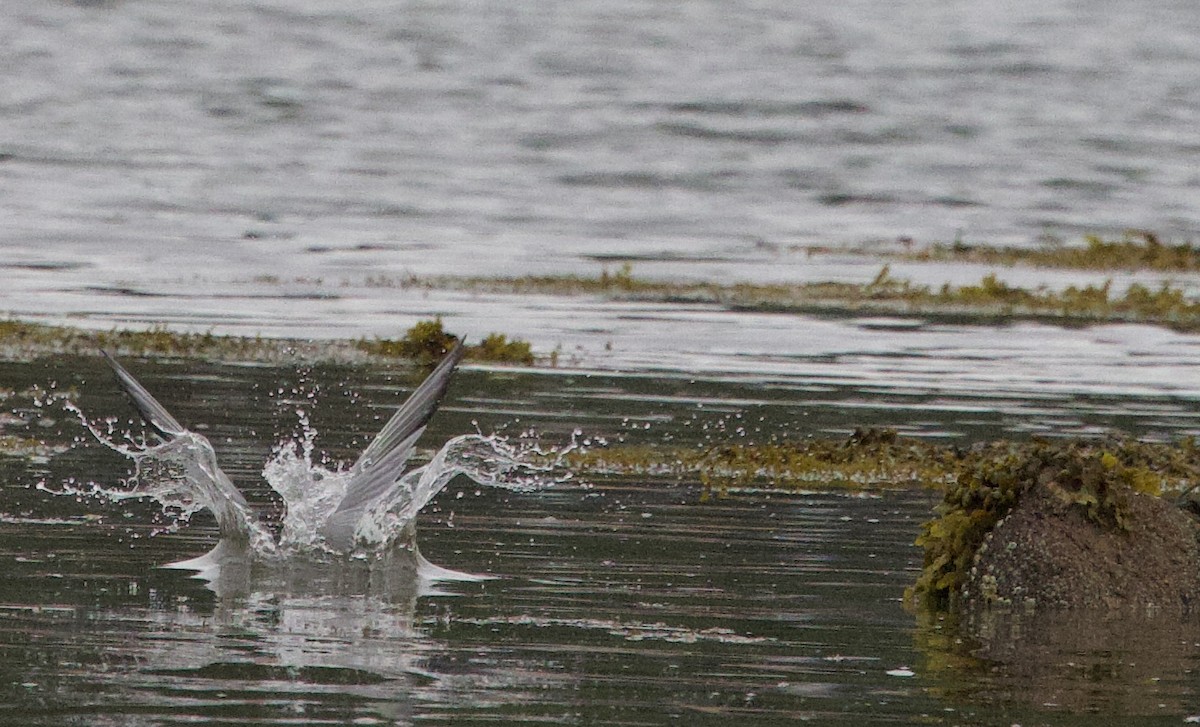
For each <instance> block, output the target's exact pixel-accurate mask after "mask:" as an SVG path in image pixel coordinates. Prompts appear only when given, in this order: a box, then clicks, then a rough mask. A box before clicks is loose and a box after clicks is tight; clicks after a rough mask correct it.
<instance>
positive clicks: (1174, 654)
mask: <svg viewBox="0 0 1200 727" xmlns="http://www.w3.org/2000/svg"><path fill="white" fill-rule="evenodd" d="M144 370H145V371H146V374H145V378H144V382H145V383H146V384H147V386H148V387H152V388H153V389H154V390H155V391H156V392H162V399H163V403H164V404H166V405H167V406H168V407H170V408H171V409H172V410H173V411H175V412H176V413H177V415H178V416H179V417H180V419H181V420H185V421H188V422H195V423H196V425H197V426H200V427H203V428H204V429H203V430H204V431H205V432H206V435H207V436H208V437H209V439H210V440H211V441H212V442H213V445H214V447H215V448H216V449H217V451H218V454H219V456H220V457H221V459H222V462H223V463H227V464H228V472H229V474H230V476H231V477H232V478H233V479H234V480H235V481H236V482H237V483H238V485H239V486H240V487H242V488H243V489H244V490H245V491H246V492H247V499H248V500H249V501H250V504H251V506H252V507H254V508H255V509H256V510H258V511H260V512H264V513H270V512H272V508H274V507H275V505H274V500H273V497H274V495H272V492H271V490H270V488H269V487H268V486H267V485H266V484H265V483H264V482H263V481H262V479H261V469H262V463H263V462H264V461H265V460H266V459H268V458H269V457H270V456H271V446H272V443H273V441H274V440H275V439H277V437H278V436H279V435H283V436H284V437H285V438H287V437H288V436H289V434H288V433H289V432H290V431H291V430H292V429H293V428H294V427H296V426H297V421H296V416H295V408H296V407H295V401H294V400H293V396H292V394H291V393H290V392H291V391H292V389H293V388H295V387H296V385H297V384H296V380H297V378H298V377H299V378H303V379H304V381H305V382H309V384H310V388H312V387H311V382H314V381H320V382H323V387H322V393H321V394H320V396H315V397H313V398H312V399H309V398H308V397H304V401H305V402H306V406H307V408H308V411H309V414H310V416H311V420H312V428H313V429H315V430H317V431H319V432H320V438H321V448H322V449H325V450H327V451H329V452H330V457H331V458H334V459H337V458H342V457H344V456H353V454H354V453H357V452H358V451H360V450H361V447H362V445H363V442H362V441H359V437H361V436H362V433H363V432H368V433H373V432H374V431H376V430H377V425H378V421H377V417H383V418H386V417H387V416H388V414H389V413H390V411H391V408H390V407H391V406H392V405H393V404H394V402H395V401H396V400H398V399H400V398H402V394H403V391H406V390H407V389H409V388H411V387H412V386H413V384H414V382H413V380H412V379H411V378H409V377H408V376H407V374H406V372H401V371H388V370H386V369H348V368H345V367H337V366H319V367H315V368H312V369H305V370H303V371H296V370H293V369H288V368H275V367H267V366H255V367H246V366H220V365H212V364H202V363H199V362H174V363H172V362H163V363H157V364H154V365H151V364H150V363H149V362H147V363H146V364H144ZM0 373H2V374H3V376H4V377H5V378H4V379H3V380H4V381H5V382H6V383H5V385H6V386H7V387H9V388H11V389H13V390H14V391H21V390H24V389H25V388H27V387H28V386H30V385H32V384H33V383H40V384H41V385H42V386H45V385H46V384H47V383H48V382H49V381H50V380H51V379H55V380H58V381H59V388H60V390H61V389H65V388H67V387H68V386H69V385H71V384H74V385H75V386H76V388H77V389H78V391H79V394H78V397H79V399H78V405H79V406H80V407H81V408H83V409H85V410H86V411H89V412H95V413H96V414H97V415H103V414H104V413H106V412H119V413H121V414H124V413H125V412H126V411H127V409H126V405H125V403H124V401H123V400H122V399H121V398H120V396H119V393H117V392H116V391H113V389H115V387H113V386H112V384H111V379H109V378H108V375H107V373H106V372H105V371H104V369H103V364H102V363H101V362H100V361H99V360H96V359H62V360H54V361H50V360H47V361H43V362H38V363H36V364H19V363H5V364H0ZM98 382H101V383H102V385H101V383H98ZM348 382H365V383H363V384H361V385H359V384H357V383H355V384H354V385H353V386H351V385H350V384H349V383H348ZM761 387H762V384H751V383H746V384H738V383H737V382H731V381H720V382H718V381H712V380H707V379H704V378H698V379H695V380H694V381H693V380H691V379H687V378H683V377H679V376H678V375H660V374H646V373H643V374H637V375H635V374H628V373H627V374H623V375H620V376H615V375H604V374H600V373H598V372H593V373H591V374H588V373H586V372H565V371H564V372H558V373H557V374H554V375H548V374H546V373H530V372H522V371H519V370H504V371H496V372H492V371H489V370H486V369H473V368H470V367H468V368H467V369H465V370H464V371H462V372H461V376H460V377H459V378H458V379H457V380H456V383H455V386H454V388H453V389H452V390H451V393H450V396H449V398H448V399H447V401H446V402H445V404H444V407H443V409H442V411H441V412H440V413H439V415H438V417H437V418H435V420H434V422H433V426H432V428H431V430H430V431H429V432H428V436H429V439H430V440H431V441H434V442H438V441H444V440H445V439H446V438H448V437H449V435H450V434H452V433H454V432H461V431H462V430H464V429H468V428H469V427H471V426H472V422H473V421H476V422H478V425H479V427H480V428H481V429H482V430H484V431H491V430H495V429H504V428H505V425H507V429H508V430H510V433H512V434H513V436H514V437H517V436H518V435H519V434H522V433H525V432H527V431H528V430H531V429H533V430H537V431H538V432H539V436H540V437H541V438H542V439H543V440H544V441H545V442H547V443H556V442H557V443H565V442H567V441H569V439H570V436H571V433H572V431H573V428H574V427H575V426H580V425H582V427H583V428H584V430H585V436H591V437H596V436H604V437H608V438H609V439H610V440H611V441H617V439H618V438H623V439H624V440H625V441H627V442H632V443H658V442H670V443H672V444H673V445H678V444H683V445H684V446H687V445H689V444H696V445H704V444H705V443H707V442H711V441H728V439H729V438H731V437H740V436H741V435H739V434H738V427H742V428H743V429H744V430H745V431H746V432H747V433H746V434H745V436H746V437H749V438H754V437H758V436H762V432H760V431H758V430H757V429H756V427H761V428H762V430H763V431H766V432H774V431H783V432H791V433H795V434H797V435H800V434H802V433H803V431H804V430H802V429H801V427H802V426H803V422H805V421H806V420H811V419H814V418H815V419H816V420H817V421H822V422H824V425H825V426H828V427H830V428H837V427H842V426H851V425H852V424H861V423H863V422H862V420H861V419H860V418H859V416H858V415H859V414H862V413H864V412H865V413H869V414H871V415H872V416H875V415H878V416H880V417H886V416H888V412H889V411H890V410H889V409H887V408H882V409H878V410H871V409H869V408H854V407H844V406H837V405H834V402H836V401H837V399H838V397H847V396H849V394H848V393H846V392H849V391H850V389H844V390H842V389H837V388H830V389H829V390H828V391H824V392H808V396H809V398H808V399H807V400H801V399H800V398H799V397H798V398H797V399H796V400H794V401H792V403H791V404H790V405H789V406H784V405H782V404H779V403H775V404H772V403H771V400H770V398H769V397H768V396H765V395H764V394H763V389H762V388H761ZM281 390H282V391H283V392H285V393H284V394H282V395H281V394H279V393H278V392H280V391H281ZM779 390H780V391H781V392H782V395H786V392H787V389H786V388H781V389H779ZM822 394H824V395H825V396H827V397H828V398H827V399H824V401H826V402H828V403H827V404H826V405H825V409H824V412H822V405H821V403H820V402H821V401H822V398H821V395H822ZM20 398H21V397H20V396H19V395H16V394H14V395H13V397H10V399H9V400H7V401H6V402H5V403H6V405H7V406H10V407H11V408H12V409H13V410H14V411H18V412H25V411H26V409H28V408H29V405H28V402H26V403H21V402H20V401H18V400H19V399H20ZM863 400H864V401H865V400H866V397H865V396H864V397H863ZM1049 401H1053V400H1052V399H1051V400H1049ZM806 402H807V403H806ZM700 404H702V405H703V406H698V405H700ZM376 405H378V408H376ZM1047 406H1048V407H1050V408H1053V407H1052V406H1050V405H1047ZM1108 406H1111V407H1112V408H1114V409H1121V408H1125V409H1137V408H1139V407H1150V406H1152V403H1149V402H1147V401H1146V400H1141V399H1138V398H1136V397H1129V396H1114V397H1113V398H1112V399H1111V401H1110V402H1109V403H1108ZM785 412H786V414H785ZM804 412H809V413H810V416H809V417H804V416H803V413H804ZM956 412H959V409H957V408H953V407H947V408H946V409H944V410H939V411H938V412H937V413H936V418H934V417H935V414H934V413H930V414H929V416H930V417H931V421H936V422H937V427H938V428H940V429H941V430H945V431H948V432H956V433H960V434H966V435H968V436H969V435H970V433H971V432H972V431H973V430H972V429H971V426H972V425H971V424H970V422H971V421H972V420H973V418H974V417H976V416H978V413H967V414H959V413H956ZM47 413H48V412H47V411H46V410H45V409H43V411H42V415H43V418H49V417H48V416H47ZM694 414H695V415H697V416H696V417H693V415H694ZM957 416H964V417H966V419H963V420H960V419H957V418H956V417H957ZM758 417H763V420H762V421H759V419H758ZM788 417H795V419H794V420H792V419H788ZM518 420H519V421H518ZM885 421H886V419H885ZM117 424H120V422H118V423H117ZM8 426H12V427H18V425H17V424H10V425H8ZM35 426H36V425H35ZM37 431H38V432H39V433H40V436H41V437H42V438H43V439H46V440H48V441H51V442H64V443H67V444H70V443H72V441H73V440H74V438H75V437H76V436H78V435H80V434H82V432H81V431H80V427H79V424H78V422H77V420H75V419H73V418H71V417H66V418H62V419H59V420H57V421H55V422H54V423H53V424H51V425H47V426H38V427H37ZM368 436H369V435H368ZM88 441H89V440H88V439H83V440H81V441H79V442H75V446H74V447H73V448H71V449H70V450H69V451H66V452H64V453H62V454H60V455H58V456H55V457H52V458H50V459H48V460H44V461H43V460H39V459H36V458H35V459H17V458H0V482H3V491H2V493H0V496H2V498H3V499H2V500H0V562H2V563H3V564H4V567H5V572H6V578H4V579H3V580H2V581H0V652H2V653H3V654H4V659H3V660H0V722H6V723H13V724H23V725H24V724H46V725H50V724H63V723H71V722H80V723H87V724H127V723H128V720H129V718H130V715H135V716H136V718H137V719H140V720H142V721H143V722H145V723H148V724H165V723H171V722H180V721H189V722H198V723H228V722H231V721H239V720H240V721H249V722H255V723H264V724H269V723H295V722H305V723H319V722H322V721H326V722H336V723H345V722H351V721H357V722H358V723H361V724H378V723H384V724H411V723H415V722H418V721H419V722H422V723H434V724H461V723H464V722H467V721H472V722H483V723H500V722H505V723H507V722H512V721H521V720H554V721H565V722H569V723H579V724H595V723H610V724H647V723H649V724H661V723H664V722H670V721H677V720H678V721H687V722H689V723H694V724H714V725H715V724H727V723H728V722H729V721H730V720H737V721H740V722H745V723H781V724H782V723H791V722H796V721H800V720H805V719H807V720H811V721H814V722H817V723H821V724H845V725H859V724H868V723H897V722H898V723H912V722H914V721H923V722H931V723H934V724H939V723H941V724H964V723H965V724H1011V723H1013V722H1019V723H1021V724H1043V723H1054V724H1080V725H1084V724H1089V723H1090V720H1092V719H1094V712H1096V711H1099V712H1101V713H1104V714H1121V715H1138V716H1139V717H1146V718H1151V717H1161V718H1162V719H1164V720H1166V722H1165V723H1170V724H1178V723H1180V722H1181V721H1182V719H1183V718H1185V717H1187V716H1190V715H1193V714H1197V713H1200V692H1197V691H1196V689H1195V686H1194V684H1192V683H1191V679H1190V676H1189V675H1190V674H1191V670H1192V669H1193V668H1194V658H1195V651H1194V649H1193V644H1194V643H1196V641H1200V629H1198V630H1196V631H1193V630H1191V627H1190V626H1186V625H1183V626H1178V627H1177V628H1161V629H1157V627H1156V629H1157V630H1153V631H1151V630H1147V631H1146V634H1147V636H1146V638H1143V637H1142V636H1141V634H1142V631H1141V630H1140V629H1135V630H1129V631H1126V632H1123V633H1122V632H1120V631H1119V630H1117V631H1113V630H1106V629H1105V628H1101V627H1099V626H1097V627H1095V628H1092V627H1090V626H1089V628H1088V629H1087V631H1088V633H1086V634H1079V633H1077V632H1073V631H1072V630H1071V629H1066V628H1060V627H1061V626H1063V624H1062V623H1061V622H1049V623H1034V622H1032V621H1020V620H1017V621H1013V622H1012V623H1011V624H1006V623H1002V622H1000V621H997V622H996V624H995V625H992V626H987V628H977V627H972V628H970V629H967V630H955V629H952V628H950V627H949V626H947V625H945V624H939V623H932V624H930V623H926V622H924V621H922V620H920V619H917V618H915V617H914V616H913V615H911V614H908V613H906V612H905V611H904V610H903V609H902V608H901V606H900V595H901V593H902V591H903V589H904V587H905V586H906V585H908V584H909V583H910V582H911V580H912V579H913V577H914V575H915V569H916V568H917V567H918V565H919V563H920V558H921V553H920V551H919V550H918V549H917V548H915V547H914V546H913V544H912V540H913V537H914V535H915V533H916V532H917V530H918V524H919V523H920V522H921V521H922V520H924V519H925V518H926V517H927V515H928V513H929V511H930V508H931V507H932V506H933V504H934V502H935V501H936V500H937V499H938V498H937V496H936V495H935V494H934V493H931V492H909V491H900V492H888V493H884V494H881V495H878V496H863V495H855V494H846V493H842V492H835V493H815V494H804V493H792V494H784V493H768V492H762V493H747V494H743V495H738V496H734V497H730V498H727V499H719V500H709V501H705V500H704V499H703V498H702V496H701V495H702V493H701V491H700V489H699V488H698V487H697V486H695V485H694V484H690V483H687V482H682V483H681V482H675V481H663V480H647V479H637V478H601V479H593V480H592V481H590V482H575V481H568V482H564V483H561V484H559V485H557V486H555V487H552V488H549V489H545V490H541V491H537V492H520V491H508V490H501V489H495V488H486V487H478V486H476V485H475V484H474V483H472V482H470V481H469V480H463V479H461V478H460V479H458V480H455V481H453V482H451V483H450V484H449V485H448V486H447V488H446V489H445V490H444V491H442V492H441V493H440V494H439V495H438V496H437V497H435V498H434V499H433V500H432V501H431V502H430V503H429V504H428V505H427V506H426V507H425V508H424V509H423V510H422V512H421V514H420V515H419V517H418V520H417V524H418V526H419V527H420V536H419V537H413V538H409V539H406V542H413V543H416V542H419V550H418V549H417V548H416V547H415V546H414V547H412V548H400V549H397V550H395V551H392V552H390V553H389V554H388V555H387V556H386V557H383V558H365V559H349V560H346V559H341V560H338V559H333V560H330V559H323V558H319V557H316V558H295V559H289V560H285V561H279V562H274V563H269V562H263V561H261V560H256V559H253V558H246V557H245V553H239V552H237V551H235V550H230V549H229V548H228V546H222V545H220V544H219V542H218V540H217V533H216V530H215V528H214V526H213V521H212V520H211V518H208V517H206V516H204V515H202V514H197V515H196V516H195V517H194V518H193V521H192V522H191V524H190V525H189V526H188V527H185V528H181V529H178V530H177V531H175V532H166V533H163V534H159V535H156V536H153V537H150V536H149V533H150V532H152V531H154V530H162V529H163V525H164V524H165V523H164V522H163V521H162V515H161V512H160V511H159V508H158V507H157V505H155V504H153V503H139V502H135V501H121V502H111V501H106V500H103V499H99V500H98V499H94V498H92V499H87V498H85V499H82V500H80V501H76V500H75V499H73V498H63V497H59V496H52V495H49V494H48V493H46V492H44V491H41V490H38V489H37V488H36V487H33V486H32V485H33V484H34V483H36V482H38V481H40V480H45V481H46V482H47V483H56V482H64V481H66V480H67V479H68V478H69V477H75V478H77V481H79V484H80V485H81V486H82V483H83V482H84V481H86V480H89V479H90V480H94V481H95V482H96V483H97V485H100V486H103V487H116V486H117V484H118V482H119V480H120V479H121V478H122V477H124V476H126V475H127V474H128V472H129V471H128V463H127V461H126V460H125V459H124V458H123V457H122V456H120V455H117V454H115V453H113V452H112V451H111V450H109V449H107V448H104V447H100V446H98V445H95V444H94V443H91V444H88ZM431 454H433V452H431V451H427V452H426V454H425V455H424V456H429V455H431ZM156 519H157V520H158V522H156ZM214 547H216V548H217V550H216V551H215V552H210V551H212V550H213V548H214ZM206 553H208V555H205V554H206ZM198 557H199V558H204V559H205V561H204V562H203V563H200V564H197V563H192V565H193V566H195V565H205V564H209V565H215V566H219V567H215V568H210V569H208V570H207V571H205V572H204V573H203V575H204V576H205V577H206V578H196V577H194V574H193V572H192V571H181V570H177V569H171V568H163V567H162V566H164V565H166V564H170V563H178V562H180V561H187V560H188V559H195V558H198ZM426 557H427V558H428V559H429V560H430V561H433V562H434V563H437V564H438V566H441V567H442V568H445V569H447V570H433V568H434V567H433V566H430V565H428V562H427V561H426V560H425V558H426ZM456 573H457V574H458V575H459V579H458V580H453V579H449V577H450V576H453V575H454V574H456ZM461 574H474V575H477V576H487V578H482V579H480V578H463V577H462V575H461ZM1151 634H1152V635H1151ZM1160 704H1161V705H1163V706H1161V707H1160V706H1159V705H1160Z"/></svg>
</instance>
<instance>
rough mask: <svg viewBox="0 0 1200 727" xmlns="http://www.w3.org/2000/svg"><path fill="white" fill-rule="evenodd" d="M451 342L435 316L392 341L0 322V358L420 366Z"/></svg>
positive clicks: (483, 348) (506, 348) (484, 354)
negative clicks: (103, 356) (105, 354)
mask: <svg viewBox="0 0 1200 727" xmlns="http://www.w3.org/2000/svg"><path fill="white" fill-rule="evenodd" d="M455 340H457V339H456V337H454V336H452V335H451V334H449V333H446V331H445V330H444V329H443V327H442V321H441V319H440V318H437V319H435V320H432V321H420V322H418V323H417V324H416V325H414V326H413V327H412V328H410V329H409V330H408V331H407V332H405V334H404V336H403V337H402V338H400V339H398V340H392V339H374V340H360V341H337V340H335V341H313V340H299V339H291V338H263V337H261V336H254V337H249V336H225V335H217V334H214V333H212V332H207V333H189V332H184V331H174V330H170V329H168V328H166V327H165V326H155V327H152V328H148V329H145V330H127V329H113V330H109V331H97V330H89V329H85V328H73V327H69V326H54V325H46V324H42V323H29V322H25V321H15V320H0V356H4V357H8V358H30V357H33V356H38V355H45V354H94V353H96V352H97V351H98V350H100V349H106V350H109V351H112V352H114V353H116V354H118V355H124V356H172V357H196V358H213V359H222V360H236V361H267V362H274V361H285V360H293V359H297V358H299V359H306V360H332V361H361V360H363V359H364V358H366V359H371V358H374V359H409V360H413V361H417V362H418V363H421V364H425V363H428V362H430V361H436V360H438V359H440V358H441V356H442V353H443V352H445V351H446V350H447V349H448V348H449V347H450V345H451V344H452V343H453V341H455ZM468 356H469V357H470V358H474V359H475V360H479V361H491V362H498V363H519V364H530V363H533V361H534V356H533V350H532V348H531V346H530V344H529V343H528V342H525V341H521V340H518V339H509V338H508V337H507V336H505V335H503V334H500V333H493V334H491V335H489V336H487V337H486V338H485V339H484V340H483V341H482V342H481V343H479V344H477V345H475V346H470V347H469V348H468Z"/></svg>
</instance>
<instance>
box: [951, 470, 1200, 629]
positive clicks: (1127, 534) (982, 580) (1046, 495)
mask: <svg viewBox="0 0 1200 727" xmlns="http://www.w3.org/2000/svg"><path fill="white" fill-rule="evenodd" d="M1057 487H1058V486H1057V485H1056V484H1055V483H1053V482H1051V481H1045V482H1041V483H1037V484H1035V485H1034V487H1032V488H1031V489H1030V490H1029V491H1028V492H1026V493H1025V494H1024V496H1023V497H1022V498H1021V499H1020V501H1019V502H1017V503H1016V504H1015V505H1014V506H1013V508H1012V509H1011V511H1010V512H1009V513H1008V514H1007V515H1006V516H1005V517H1004V518H1003V519H1002V520H1000V521H999V522H998V523H997V524H996V526H995V527H993V528H992V529H991V530H990V531H989V532H988V533H987V535H986V537H985V538H984V540H983V543H982V545H981V546H980V547H979V549H978V550H977V551H976V553H975V556H974V558H973V561H972V567H971V569H970V571H968V573H967V576H966V579H965V580H964V582H963V583H962V586H961V591H960V594H959V599H960V603H961V604H962V605H963V606H964V608H965V610H966V612H967V613H968V614H971V613H973V612H977V611H978V610H980V609H984V608H990V607H995V606H1002V607H1007V606H1011V607H1018V608H1021V609H1024V610H1030V609H1043V608H1052V609H1072V610H1101V611H1107V612H1114V611H1119V612H1126V613H1131V614H1132V613H1140V614H1148V615H1153V614H1162V615H1175V614H1178V615H1182V614H1185V613H1188V612H1190V611H1193V610H1195V609H1197V608H1200V540H1197V536H1200V527H1198V526H1197V523H1196V521H1195V520H1194V519H1193V518H1191V517H1190V516H1188V515H1186V514H1185V513H1184V512H1183V511H1182V510H1180V509H1179V508H1177V507H1175V506H1174V504H1173V503H1171V502H1168V501H1166V500H1164V499H1163V498H1161V497H1155V496H1153V495H1148V494H1142V493H1137V492H1131V493H1128V494H1127V498H1126V500H1125V501H1124V503H1123V505H1122V511H1123V512H1122V524H1121V525H1117V524H1116V522H1114V521H1105V520H1102V519H1095V518H1092V517H1089V516H1088V513H1087V510H1086V508H1083V507H1080V506H1079V505H1078V504H1077V503H1076V502H1074V501H1073V500H1072V499H1071V498H1069V497H1064V496H1063V495H1062V493H1061V492H1060V491H1058V489H1057Z"/></svg>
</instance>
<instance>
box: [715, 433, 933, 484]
mask: <svg viewBox="0 0 1200 727" xmlns="http://www.w3.org/2000/svg"><path fill="white" fill-rule="evenodd" d="M953 461H954V456H953V453H952V452H951V450H949V449H948V448H946V447H940V446H937V445H934V444H929V443H926V442H922V441H919V440H916V439H908V438H905V437H901V436H899V435H898V434H897V433H896V431H895V430H894V429H874V428H871V429H857V430H855V431H854V433H853V434H852V435H851V436H850V437H849V438H848V439H844V440H836V439H808V440H801V441H797V442H780V443H773V444H760V445H754V444H725V445H720V446H716V447H712V448H711V449H709V450H707V451H706V452H704V453H703V454H702V455H701V456H700V457H699V458H698V460H697V461H696V469H697V470H698V472H699V475H700V481H701V483H702V484H703V485H704V486H705V487H706V488H707V489H708V490H709V491H712V492H716V493H718V494H719V493H722V492H725V491H727V490H729V489H733V488H741V487H747V486H751V485H754V484H756V483H762V484H770V485H772V486H779V485H783V484H787V485H791V486H795V485H796V484H798V483H812V482H815V481H819V482H822V483H825V484H838V485H842V486H846V487H852V488H853V487H866V486H879V485H886V486H889V487H894V486H896V485H898V484H900V483H905V482H908V483H921V484H938V483H941V482H943V481H945V480H946V478H947V477H949V476H950V475H951V474H952V473H953V471H954V470H953Z"/></svg>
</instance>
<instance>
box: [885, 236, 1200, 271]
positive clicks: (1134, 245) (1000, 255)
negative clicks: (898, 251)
mask: <svg viewBox="0 0 1200 727" xmlns="http://www.w3.org/2000/svg"><path fill="white" fill-rule="evenodd" d="M901 257H903V258H904V259H909V260H917V261H934V260H936V261H952V262H973V263H983V264H989V265H1029V266H1035V267H1045V268H1069V269H1073V270H1159V271H1163V272H1195V271H1197V270H1200V247H1198V246H1196V245H1193V244H1192V243H1190V242H1184V243H1178V244H1171V243H1164V242H1163V241H1162V240H1160V239H1159V237H1158V235H1156V234H1154V233H1153V232H1146V231H1130V232H1128V233H1126V234H1125V235H1124V236H1123V237H1122V238H1121V239H1119V240H1110V239H1105V238H1103V237H1100V236H1098V235H1088V236H1086V237H1085V238H1084V244H1083V245H1063V244H1061V243H1059V242H1057V241H1054V242H1053V243H1051V244H1046V245H1043V246H1041V247H1037V248H1032V249H1029V248H1016V247H995V246H991V245H968V244H966V243H964V242H962V241H955V242H954V243H953V244H949V245H947V244H938V245H931V246H930V247H928V248H924V249H921V250H917V251H914V252H909V253H906V254H904V255H902V256H901Z"/></svg>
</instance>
